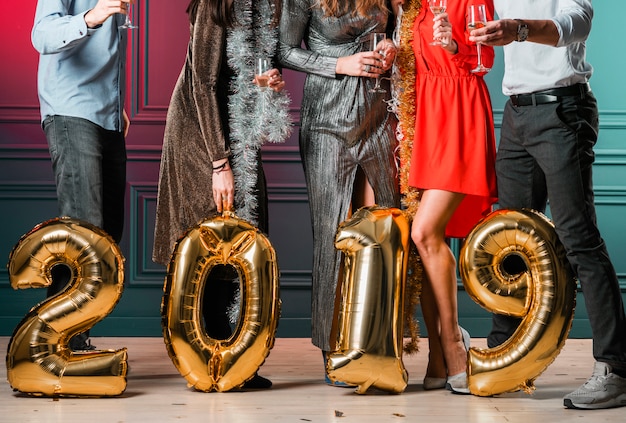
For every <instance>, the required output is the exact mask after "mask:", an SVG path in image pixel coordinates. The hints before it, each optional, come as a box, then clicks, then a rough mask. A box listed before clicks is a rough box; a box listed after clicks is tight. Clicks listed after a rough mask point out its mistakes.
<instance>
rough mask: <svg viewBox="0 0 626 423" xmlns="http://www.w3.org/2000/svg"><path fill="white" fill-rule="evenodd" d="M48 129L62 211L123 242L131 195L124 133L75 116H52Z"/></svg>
mask: <svg viewBox="0 0 626 423" xmlns="http://www.w3.org/2000/svg"><path fill="white" fill-rule="evenodd" d="M43 129H44V132H45V133H46V138H47V140H48V147H49V149H50V157H51V158H52V168H53V170H54V177H55V181H56V187H57V197H58V203H59V213H60V215H61V216H69V217H72V218H75V219H81V220H84V221H86V222H89V223H91V224H92V225H95V226H97V227H99V228H101V229H104V231H105V232H107V233H108V234H109V235H111V237H113V239H114V240H115V242H119V241H120V240H121V238H122V231H123V228H124V196H125V193H126V144H125V140H124V135H123V134H122V133H121V132H117V131H108V130H106V129H103V128H102V127H100V126H98V125H96V124H94V123H92V122H90V121H88V120H85V119H81V118H75V117H69V116H50V117H48V118H46V119H45V120H44V122H43Z"/></svg>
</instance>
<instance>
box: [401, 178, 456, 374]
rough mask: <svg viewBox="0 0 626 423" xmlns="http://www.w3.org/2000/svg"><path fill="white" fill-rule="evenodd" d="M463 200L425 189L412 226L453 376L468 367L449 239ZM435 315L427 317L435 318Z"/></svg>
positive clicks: (443, 348) (447, 362)
mask: <svg viewBox="0 0 626 423" xmlns="http://www.w3.org/2000/svg"><path fill="white" fill-rule="evenodd" d="M462 200H463V194H459V193H452V192H447V191H439V190H427V191H425V192H424V194H423V195H422V199H421V201H420V206H419V208H418V211H417V213H416V214H415V218H414V219H413V226H412V229H411V238H412V239H413V242H414V243H415V245H416V247H417V250H418V251H419V254H420V257H421V259H422V263H423V266H424V272H425V273H426V277H427V278H428V281H429V285H430V288H431V289H432V294H433V298H434V303H435V304H436V311H438V313H439V328H440V332H439V333H440V342H441V348H442V350H443V355H444V359H445V363H446V366H447V370H448V375H449V376H450V375H457V374H459V373H462V372H465V371H466V369H467V354H466V351H465V347H464V346H463V340H462V336H461V332H460V330H459V321H458V304H457V286H456V260H455V259H454V255H453V254H452V251H451V250H450V247H449V246H448V244H447V243H446V240H445V228H446V225H447V223H448V221H449V220H450V218H451V217H452V214H453V213H454V210H455V209H456V208H457V207H458V205H459V204H460V203H461V201H462ZM432 314H433V313H427V314H426V315H425V316H424V319H425V320H426V319H433V318H434V316H433V315H432ZM431 325H432V327H435V328H436V323H432V322H427V327H428V328H429V334H430V326H431Z"/></svg>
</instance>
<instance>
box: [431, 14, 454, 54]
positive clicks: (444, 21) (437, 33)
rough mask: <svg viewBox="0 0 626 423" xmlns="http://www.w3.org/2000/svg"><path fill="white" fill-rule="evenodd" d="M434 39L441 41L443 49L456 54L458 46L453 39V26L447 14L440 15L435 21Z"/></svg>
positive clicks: (436, 16)
mask: <svg viewBox="0 0 626 423" xmlns="http://www.w3.org/2000/svg"><path fill="white" fill-rule="evenodd" d="M433 38H434V39H435V40H439V41H441V47H442V48H443V49H445V50H447V51H448V52H450V53H452V54H456V52H457V47H458V46H457V45H456V42H455V41H454V40H453V39H452V24H451V23H450V21H449V20H448V14H447V13H439V14H436V15H435V18H434V19H433Z"/></svg>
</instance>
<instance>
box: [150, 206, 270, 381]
mask: <svg viewBox="0 0 626 423" xmlns="http://www.w3.org/2000/svg"><path fill="white" fill-rule="evenodd" d="M217 265H226V266H232V267H233V268H234V269H236V270H237V273H238V275H239V277H240V279H241V280H242V281H241V289H240V292H241V300H240V313H239V319H238V322H237V327H236V329H235V330H234V332H233V334H232V335H231V336H230V337H229V338H228V339H214V338H210V337H209V336H208V335H207V334H206V331H205V330H203V328H202V325H201V323H200V322H201V306H200V302H201V301H200V300H201V299H202V297H203V295H211V289H210V286H209V285H210V284H209V283H207V282H208V281H207V278H208V276H209V274H210V273H211V271H212V270H213V268H214V267H215V266H217ZM279 313H280V299H279V293H278V266H277V262H276V254H275V252H274V249H273V248H272V245H271V244H270V242H269V240H268V239H267V238H266V237H265V236H264V235H263V234H262V233H260V232H259V231H258V230H257V229H256V228H255V227H253V226H251V225H250V224H248V223H247V222H245V221H243V220H241V219H239V218H237V217H235V216H234V215H233V214H232V213H230V212H226V213H224V215H222V216H219V217H216V218H213V219H208V220H205V221H203V222H201V223H200V224H198V225H197V226H196V227H194V228H192V229H191V230H189V231H188V232H187V233H186V234H185V236H183V237H182V238H181V240H179V241H178V242H177V244H176V246H175V248H174V252H173V254H172V258H171V261H170V264H169V266H168V270H167V277H166V281H165V287H164V295H163V302H162V305H161V317H162V328H163V336H164V338H165V344H166V346H167V350H168V354H169V356H170V358H171V359H172V362H173V363H174V365H175V366H176V368H177V369H178V371H179V372H180V374H181V375H182V376H183V377H184V378H185V379H186V380H187V382H188V383H189V385H190V386H192V387H193V388H195V389H196V390H199V391H205V392H209V391H220V392H223V391H228V390H231V389H233V388H237V387H240V386H241V385H243V384H244V383H245V382H246V381H247V380H249V379H251V378H252V377H253V376H254V375H255V373H256V371H257V370H258V368H259V367H260V366H261V365H262V364H263V362H264V361H265V358H266V357H267V355H268V354H269V352H270V349H271V348H272V347H273V346H274V341H275V336H276V328H277V324H278V318H279Z"/></svg>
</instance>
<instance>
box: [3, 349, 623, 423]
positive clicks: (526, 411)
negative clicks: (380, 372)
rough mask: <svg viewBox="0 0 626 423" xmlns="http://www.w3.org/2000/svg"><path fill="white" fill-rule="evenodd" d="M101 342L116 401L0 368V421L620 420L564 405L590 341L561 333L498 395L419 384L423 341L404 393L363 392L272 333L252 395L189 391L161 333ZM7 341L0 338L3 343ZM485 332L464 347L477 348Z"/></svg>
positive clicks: (587, 366) (584, 373)
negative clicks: (114, 369) (109, 357)
mask: <svg viewBox="0 0 626 423" xmlns="http://www.w3.org/2000/svg"><path fill="white" fill-rule="evenodd" d="M92 341H93V343H94V344H95V345H96V346H97V347H98V348H99V349H109V348H111V349H116V348H120V347H127V348H128V355H129V365H130V372H129V374H128V385H127V388H126V391H125V392H124V393H123V394H122V395H121V396H119V397H115V398H61V399H51V398H41V397H30V396H26V395H23V394H20V393H18V392H13V391H12V389H11V387H10V385H9V384H8V383H7V382H6V366H1V367H2V368H1V369H0V379H2V380H3V381H4V382H3V383H0V422H20V423H29V422H36V423H46V422H55V423H61V422H63V423H65V422H88V423H99V422H107V423H109V422H111V423H121V422H150V423H157V422H225V423H226V422H233V423H238V422H263V423H265V422H341V423H350V422H355V423H356V422H358V423H368V422H376V423H378V422H407V423H408V422H436V423H448V422H454V423H457V422H476V423H490V422H524V423H534V422H540V423H554V422H571V423H574V422H624V421H626V409H625V408H621V409H620V408H618V409H612V410H595V411H582V410H568V409H564V408H563V405H562V404H563V401H562V397H563V396H564V395H565V394H567V393H569V392H570V391H572V390H574V389H575V388H577V387H578V386H579V385H580V384H582V383H583V382H584V381H585V380H586V379H587V378H588V377H589V375H590V374H591V370H592V366H593V359H592V356H591V341H590V340H568V341H567V343H566V345H565V348H564V349H563V351H562V352H561V354H560V355H559V356H558V357H557V359H556V360H555V362H554V363H553V364H552V365H551V366H550V367H549V368H548V369H547V370H546V371H545V372H544V373H543V374H542V375H541V376H540V377H539V378H538V379H537V381H536V384H535V385H536V387H537V390H536V391H535V393H534V394H533V395H527V394H525V393H522V392H517V393H512V394H505V395H500V396H497V397H474V396H462V395H453V394H451V393H449V392H447V391H444V390H440V391H424V390H423V389H422V379H423V376H424V371H425V366H426V357H427V353H426V348H427V343H426V340H422V341H421V343H420V348H421V351H420V352H419V353H417V354H416V355H413V356H409V357H405V358H404V362H405V366H406V367H407V370H408V371H409V375H410V380H409V386H408V388H407V390H406V391H405V392H404V393H402V394H399V395H392V394H387V393H383V392H380V391H376V390H370V391H368V393H367V394H366V395H358V394H355V393H353V391H352V389H348V388H336V387H330V386H328V385H326V384H325V383H324V381H323V367H322V357H321V353H320V352H319V350H318V349H316V348H315V347H313V346H312V345H311V343H310V340H309V339H293V338H279V339H277V340H276V345H275V347H274V348H273V349H272V351H271V354H270V356H269V357H268V359H267V361H266V362H265V364H264V365H263V366H262V367H261V369H260V371H259V374H261V375H262V376H265V377H268V378H270V379H271V380H272V381H273V382H274V385H273V387H272V388H271V389H269V390H265V391H256V392H251V391H250V392H234V391H231V392H224V393H218V392H211V393H206V392H196V391H193V390H191V389H189V388H187V383H186V380H185V379H184V378H183V377H182V376H181V375H180V374H179V373H178V372H177V370H176V368H175V367H174V365H173V364H172V362H171V360H170V359H169V357H168V356H167V352H166V350H165V345H164V343H163V340H162V339H161V338H94V339H93V340H92ZM8 342H9V339H8V338H7V337H0V348H1V349H2V351H5V352H6V350H7V344H8ZM484 344H485V341H484V339H473V340H472V345H473V346H478V347H484Z"/></svg>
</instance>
